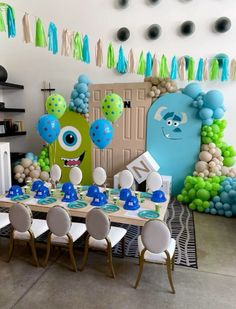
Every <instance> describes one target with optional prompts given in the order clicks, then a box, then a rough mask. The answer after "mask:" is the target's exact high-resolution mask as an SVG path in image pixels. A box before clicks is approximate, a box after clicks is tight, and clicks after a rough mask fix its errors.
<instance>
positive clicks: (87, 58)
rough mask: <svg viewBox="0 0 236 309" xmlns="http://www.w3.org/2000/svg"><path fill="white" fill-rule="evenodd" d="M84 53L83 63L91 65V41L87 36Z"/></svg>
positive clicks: (84, 41)
mask: <svg viewBox="0 0 236 309" xmlns="http://www.w3.org/2000/svg"><path fill="white" fill-rule="evenodd" d="M82 52H83V61H84V62H85V63H90V52H89V39H88V36H87V34H86V35H85V36H84V40H83V49H82Z"/></svg>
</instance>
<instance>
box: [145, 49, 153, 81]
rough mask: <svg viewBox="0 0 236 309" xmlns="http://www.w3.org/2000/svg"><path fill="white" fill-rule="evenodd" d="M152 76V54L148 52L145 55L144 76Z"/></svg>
mask: <svg viewBox="0 0 236 309" xmlns="http://www.w3.org/2000/svg"><path fill="white" fill-rule="evenodd" d="M149 76H152V55H151V53H150V52H148V53H147V55H146V70H145V77H149Z"/></svg>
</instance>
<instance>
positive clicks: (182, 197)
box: [177, 176, 225, 212]
mask: <svg viewBox="0 0 236 309" xmlns="http://www.w3.org/2000/svg"><path fill="white" fill-rule="evenodd" d="M224 179H225V177H224V176H215V177H212V178H207V179H203V178H202V177H198V176H187V177H186V178H185V181H184V188H183V189H182V192H181V194H179V195H178V196H177V200H178V201H179V202H183V203H185V204H189V208H190V209H192V210H198V211H199V212H204V211H205V209H206V208H208V207H209V201H210V200H211V199H212V198H213V197H214V196H216V195H218V191H219V189H220V183H221V182H222V181H223V180H224Z"/></svg>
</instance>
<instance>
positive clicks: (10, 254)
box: [7, 232, 15, 263]
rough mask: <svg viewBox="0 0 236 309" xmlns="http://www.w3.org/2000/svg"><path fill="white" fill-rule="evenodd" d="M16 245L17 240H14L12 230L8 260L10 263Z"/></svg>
mask: <svg viewBox="0 0 236 309" xmlns="http://www.w3.org/2000/svg"><path fill="white" fill-rule="evenodd" d="M14 245H15V240H14V237H13V232H12V233H11V236H10V246H9V253H8V260H7V262H8V263H9V262H10V260H11V258H12V256H13V251H14Z"/></svg>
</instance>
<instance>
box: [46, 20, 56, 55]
mask: <svg viewBox="0 0 236 309" xmlns="http://www.w3.org/2000/svg"><path fill="white" fill-rule="evenodd" d="M48 50H49V51H51V52H52V53H53V55H55V54H57V53H58V42H57V27H56V25H55V24H54V23H52V22H51V23H50V24H49V28H48Z"/></svg>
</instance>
